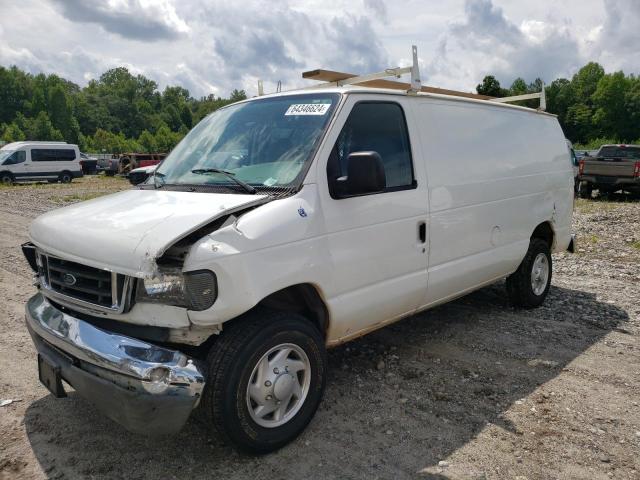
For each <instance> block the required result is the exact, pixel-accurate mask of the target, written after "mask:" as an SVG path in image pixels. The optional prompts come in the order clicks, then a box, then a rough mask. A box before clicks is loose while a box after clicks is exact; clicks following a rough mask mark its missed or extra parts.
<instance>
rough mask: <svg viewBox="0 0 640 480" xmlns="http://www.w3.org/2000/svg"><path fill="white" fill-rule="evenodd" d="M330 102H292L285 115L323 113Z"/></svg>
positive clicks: (327, 108)
mask: <svg viewBox="0 0 640 480" xmlns="http://www.w3.org/2000/svg"><path fill="white" fill-rule="evenodd" d="M330 106H331V104H330V103H294V104H293V105H291V106H289V108H288V109H287V111H286V112H284V114H285V115H324V114H325V113H327V111H328V110H329V107H330Z"/></svg>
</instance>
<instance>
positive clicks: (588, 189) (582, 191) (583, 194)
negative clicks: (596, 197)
mask: <svg viewBox="0 0 640 480" xmlns="http://www.w3.org/2000/svg"><path fill="white" fill-rule="evenodd" d="M592 192H593V186H592V185H591V184H590V183H589V182H580V183H579V184H578V196H579V197H580V198H591V193H592Z"/></svg>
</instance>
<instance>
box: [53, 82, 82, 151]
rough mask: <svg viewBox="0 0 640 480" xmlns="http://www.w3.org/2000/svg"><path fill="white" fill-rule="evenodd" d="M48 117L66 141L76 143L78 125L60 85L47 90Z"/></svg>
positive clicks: (78, 131)
mask: <svg viewBox="0 0 640 480" xmlns="http://www.w3.org/2000/svg"><path fill="white" fill-rule="evenodd" d="M49 118H51V123H52V124H53V126H54V128H56V129H57V130H59V131H60V132H62V135H63V137H64V139H65V140H66V141H67V142H69V143H78V135H79V134H80V126H79V125H78V122H77V120H76V119H75V118H74V117H73V112H72V105H71V101H70V99H69V96H68V95H67V93H66V92H65V90H64V87H63V86H62V85H56V86H55V87H53V88H52V89H51V90H50V91H49Z"/></svg>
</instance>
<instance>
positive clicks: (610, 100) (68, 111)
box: [0, 62, 640, 153]
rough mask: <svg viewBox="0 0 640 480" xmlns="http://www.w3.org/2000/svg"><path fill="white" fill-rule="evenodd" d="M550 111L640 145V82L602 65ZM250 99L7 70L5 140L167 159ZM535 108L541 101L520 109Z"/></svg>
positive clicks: (520, 90)
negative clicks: (195, 131)
mask: <svg viewBox="0 0 640 480" xmlns="http://www.w3.org/2000/svg"><path fill="white" fill-rule="evenodd" d="M541 88H542V80H540V79H539V78H538V79H536V80H534V81H533V82H531V83H527V82H526V81H525V80H524V79H522V78H517V79H516V80H515V81H514V82H513V83H512V84H511V86H510V87H509V88H503V87H502V86H501V85H500V82H499V81H498V80H497V79H496V78H495V77H494V76H492V75H488V76H486V77H485V78H484V79H483V81H482V83H480V84H479V85H478V86H477V87H476V90H477V92H478V93H480V94H484V95H490V96H494V97H504V96H510V95H521V94H524V93H531V92H539V91H540V89H541ZM545 93H546V96H547V111H548V112H551V113H554V114H556V115H558V119H559V121H560V124H561V125H562V128H563V130H564V132H565V135H566V136H567V138H568V139H569V140H571V141H572V142H574V144H576V145H577V146H579V148H596V147H598V146H599V145H601V144H603V143H622V142H623V143H640V77H636V76H635V75H625V74H624V73H623V72H621V71H620V72H614V73H605V71H604V68H602V66H601V65H599V64H598V63H595V62H590V63H588V64H587V65H585V66H584V67H582V68H581V69H580V70H579V71H578V72H577V73H576V74H575V75H574V76H573V77H572V78H571V79H566V78H559V79H556V80H554V81H553V82H551V84H550V85H548V86H546V87H545ZM245 98H246V94H245V92H244V91H243V90H233V92H231V94H230V96H229V97H228V98H221V97H216V96H214V95H208V96H206V97H201V98H199V99H195V98H193V97H192V96H191V95H190V93H189V91H188V90H186V89H184V88H182V87H179V86H167V87H166V88H165V89H164V90H163V91H162V92H161V91H159V89H158V84H157V83H156V82H154V81H153V80H150V79H148V78H146V77H145V76H144V75H133V74H132V73H130V72H129V71H128V70H127V69H126V68H124V67H119V68H113V69H111V70H108V71H106V72H105V73H103V74H102V75H101V76H100V78H98V79H97V80H91V81H90V82H89V83H88V85H87V86H86V87H83V88H80V87H79V86H78V85H76V84H75V83H73V82H70V81H68V80H65V79H63V78H61V77H59V76H57V75H55V74H52V75H45V74H42V73H41V74H38V75H32V74H30V73H27V72H24V71H22V70H21V69H19V68H17V67H15V66H13V67H10V68H5V67H0V140H4V141H6V142H12V141H19V140H64V141H67V142H69V143H77V144H78V145H79V146H80V149H81V150H83V151H88V152H103V151H104V152H115V153H121V152H125V151H141V152H168V151H170V150H171V149H172V148H173V147H174V146H175V145H176V144H177V143H178V142H179V141H180V139H181V138H182V137H183V136H184V135H185V134H186V133H187V132H188V131H189V130H190V129H191V127H193V125H195V124H196V123H197V122H198V121H200V119H202V118H203V117H204V116H205V115H207V114H208V113H210V112H212V111H214V110H217V109H218V108H220V107H223V106H225V105H228V104H229V103H233V102H237V101H239V100H243V99H245ZM521 103H522V104H523V105H526V106H531V107H536V106H537V105H538V103H537V100H534V101H532V100H529V101H525V102H521Z"/></svg>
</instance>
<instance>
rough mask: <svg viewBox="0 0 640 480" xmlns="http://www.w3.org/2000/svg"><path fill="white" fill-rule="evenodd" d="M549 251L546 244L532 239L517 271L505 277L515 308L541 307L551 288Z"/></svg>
mask: <svg viewBox="0 0 640 480" xmlns="http://www.w3.org/2000/svg"><path fill="white" fill-rule="evenodd" d="M551 270H552V263H551V251H550V249H549V245H548V244H547V242H545V241H544V240H542V239H540V238H532V239H531V242H530V243H529V250H528V251H527V254H526V255H525V257H524V260H522V263H521V264H520V266H519V267H518V269H517V270H516V271H515V272H514V273H512V274H511V275H509V277H507V293H508V295H509V299H510V300H511V303H512V304H514V305H515V306H517V307H523V308H535V307H539V306H540V305H542V302H544V299H545V298H546V297H547V294H548V293H549V287H550V286H551Z"/></svg>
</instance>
